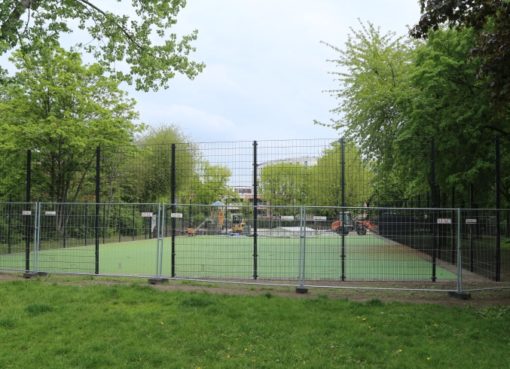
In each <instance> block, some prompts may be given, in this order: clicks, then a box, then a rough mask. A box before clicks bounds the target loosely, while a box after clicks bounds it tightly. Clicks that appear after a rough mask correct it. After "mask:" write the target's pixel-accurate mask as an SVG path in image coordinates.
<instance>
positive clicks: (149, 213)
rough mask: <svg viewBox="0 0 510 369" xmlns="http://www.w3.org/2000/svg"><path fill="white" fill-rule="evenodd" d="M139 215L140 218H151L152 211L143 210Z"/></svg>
mask: <svg viewBox="0 0 510 369" xmlns="http://www.w3.org/2000/svg"><path fill="white" fill-rule="evenodd" d="M141 215H142V218H152V211H144V212H142V214H141Z"/></svg>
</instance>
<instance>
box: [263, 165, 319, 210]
mask: <svg viewBox="0 0 510 369" xmlns="http://www.w3.org/2000/svg"><path fill="white" fill-rule="evenodd" d="M309 169H310V168H309V167H308V166H305V165H303V164H300V163H285V162H281V163H273V164H268V165H265V166H263V167H262V170H261V171H260V190H261V196H262V198H263V199H264V201H266V202H267V203H269V204H270V205H272V206H279V205H284V206H285V205H287V206H290V205H296V204H300V205H304V204H309V198H308V188H309V187H308V185H309V183H310V178H309V173H310V170H309Z"/></svg>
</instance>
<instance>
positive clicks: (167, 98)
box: [131, 0, 419, 141]
mask: <svg viewBox="0 0 510 369" xmlns="http://www.w3.org/2000/svg"><path fill="white" fill-rule="evenodd" d="M418 18H419V6H418V2H417V0H315V1H310V0H214V1H212V0H188V3H187V6H186V8H185V9H184V10H183V11H182V13H181V14H180V16H179V24H178V26H177V28H176V30H178V31H179V32H186V31H189V30H192V29H198V31H199V38H198V40H197V41H196V42H195V43H194V45H195V46H196V48H197V52H196V53H195V54H194V59H195V60H199V61H202V62H204V63H205V64H206V65H207V67H206V69H205V70H204V72H203V73H202V74H201V75H199V76H198V77H197V78H196V79H195V80H193V81H190V80H188V79H186V78H183V77H177V78H176V79H175V80H174V81H173V83H172V85H171V87H170V88H169V89H168V90H166V91H158V92H156V93H141V92H137V93H131V96H133V97H135V98H136V99H137V100H138V106H137V108H138V110H139V112H140V116H141V120H142V121H144V122H147V123H149V124H150V125H152V126H158V125H161V124H174V125H176V126H178V127H180V128H181V130H182V131H183V132H184V133H185V134H186V135H187V136H188V137H189V138H190V139H191V140H193V141H225V140H227V141H228V140H255V139H257V140H261V139H287V138H322V137H325V138H330V137H331V138H334V137H337V136H339V132H336V131H334V130H333V129H331V128H325V127H320V126H317V125H314V124H313V120H314V119H317V120H320V121H328V120H329V119H330V118H331V117H332V116H331V114H330V112H329V110H330V109H332V108H333V107H334V106H335V104H336V101H335V100H334V99H333V98H331V97H330V96H329V95H328V94H327V93H325V92H323V91H324V90H328V89H331V88H334V87H335V83H334V81H333V79H332V76H331V75H328V71H331V70H332V68H333V66H332V64H331V63H328V62H327V61H326V60H327V59H328V58H333V57H335V52H334V51H333V50H331V49H330V48H328V47H326V46H324V45H323V44H321V43H320V41H325V42H328V43H330V44H333V45H336V46H339V47H342V46H343V45H344V43H345V41H346V39H347V35H348V33H349V28H350V27H354V28H359V23H358V19H360V20H362V21H370V22H372V23H374V24H375V25H376V26H380V27H381V29H382V30H384V31H394V32H396V33H397V34H405V33H407V30H408V27H409V26H411V25H413V24H414V23H415V22H416V21H417V20H418Z"/></svg>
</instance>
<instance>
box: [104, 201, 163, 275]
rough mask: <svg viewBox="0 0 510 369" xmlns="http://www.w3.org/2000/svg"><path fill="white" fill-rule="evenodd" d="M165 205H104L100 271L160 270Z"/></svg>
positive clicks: (142, 272)
mask: <svg viewBox="0 0 510 369" xmlns="http://www.w3.org/2000/svg"><path fill="white" fill-rule="evenodd" d="M161 208H162V207H161V206H160V205H158V204H101V205H100V208H99V209H100V222H99V224H100V226H99V245H100V246H99V273H100V274H114V275H133V276H136V275H140V276H153V275H158V274H159V262H158V260H159V259H160V258H161V257H162V255H163V250H162V248H161V245H160V244H159V243H158V238H161V237H162V236H159V231H160V229H161V225H160V222H161V221H162V220H163V214H162V210H161Z"/></svg>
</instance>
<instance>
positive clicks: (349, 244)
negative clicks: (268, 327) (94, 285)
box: [0, 235, 455, 281]
mask: <svg viewBox="0 0 510 369" xmlns="http://www.w3.org/2000/svg"><path fill="white" fill-rule="evenodd" d="M170 244H171V242H170V239H165V240H164V251H163V263H162V264H163V265H162V269H163V275H167V276H168V275H170V274H171V262H170V260H171V251H170ZM156 250H157V244H156V240H154V239H152V240H141V241H130V242H117V243H108V244H102V245H101V246H100V258H99V260H100V273H104V274H117V275H145V276H148V275H154V274H155V273H156V253H157V252H156ZM345 250H346V259H345V271H344V272H345V276H346V279H347V280H387V281H393V280H398V281H400V280H402V281H406V280H424V281H429V280H430V279H431V274H432V264H431V262H430V261H429V260H428V259H427V257H426V256H425V255H424V254H421V253H418V252H416V251H415V250H412V249H411V248H408V247H405V246H402V245H400V244H397V243H395V242H392V241H389V240H387V239H384V238H382V237H380V236H377V235H367V236H348V237H346V238H345ZM175 251H176V268H175V272H176V276H178V277H188V278H242V279H250V278H252V277H253V272H254V270H253V269H254V267H253V265H254V258H253V253H254V250H253V238H251V237H230V236H196V237H187V236H180V237H177V238H176V246H175ZM257 253H258V258H257V264H258V268H257V274H258V277H259V278H260V279H297V278H298V276H299V265H300V262H299V257H300V240H299V238H277V237H260V238H259V239H258V250H257ZM305 255H306V258H305V277H306V279H308V280H338V279H339V278H340V277H341V275H342V267H341V238H340V237H338V236H336V235H333V236H319V237H308V238H307V239H306V254H305ZM31 260H32V265H33V267H34V268H35V266H36V265H38V266H39V270H40V271H47V272H84V273H93V272H94V260H95V258H94V247H93V246H79V247H69V248H65V249H64V248H62V247H59V248H55V249H49V250H43V251H41V252H40V253H39V256H38V260H37V258H36V257H35V255H32V256H31ZM0 268H3V269H6V268H11V269H20V270H21V269H23V268H24V254H23V253H17V254H11V255H0ZM437 278H438V280H453V279H455V275H454V274H453V273H451V272H450V271H447V270H446V269H444V268H441V267H439V266H438V267H437Z"/></svg>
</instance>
